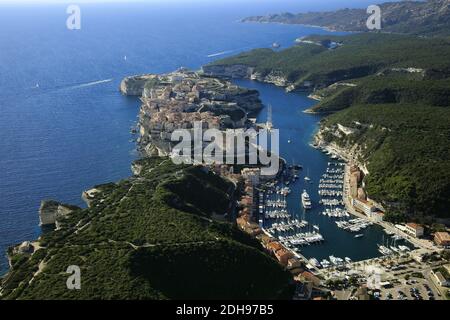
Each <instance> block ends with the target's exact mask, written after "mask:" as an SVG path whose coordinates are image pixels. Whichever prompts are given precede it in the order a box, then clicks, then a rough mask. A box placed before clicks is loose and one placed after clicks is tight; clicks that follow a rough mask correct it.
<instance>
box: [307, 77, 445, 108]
mask: <svg viewBox="0 0 450 320" xmlns="http://www.w3.org/2000/svg"><path fill="white" fill-rule="evenodd" d="M352 82H353V84H354V85H355V86H344V85H341V86H332V87H333V89H331V88H330V87H328V88H326V89H322V90H319V91H318V92H317V93H316V94H317V95H319V96H321V97H322V98H324V99H323V100H322V101H321V102H320V103H319V104H317V105H316V106H315V107H314V111H317V112H334V111H338V110H342V109H345V108H347V107H350V106H351V105H353V104H386V103H406V104H419V103H420V104H423V105H428V106H450V79H443V80H425V79H422V78H421V76H419V75H415V74H412V75H410V74H401V73H397V74H387V75H386V74H379V75H376V76H369V77H365V78H363V79H357V80H353V81H352Z"/></svg>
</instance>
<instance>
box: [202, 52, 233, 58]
mask: <svg viewBox="0 0 450 320" xmlns="http://www.w3.org/2000/svg"><path fill="white" fill-rule="evenodd" d="M234 51H236V50H228V51H222V52H217V53H211V54H208V55H207V57H208V58H212V57H217V56H223V55H224V54H228V53H232V52H234Z"/></svg>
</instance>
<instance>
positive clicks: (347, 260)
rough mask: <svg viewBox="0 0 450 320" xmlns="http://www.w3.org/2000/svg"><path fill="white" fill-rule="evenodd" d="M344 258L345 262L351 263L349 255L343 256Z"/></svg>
mask: <svg viewBox="0 0 450 320" xmlns="http://www.w3.org/2000/svg"><path fill="white" fill-rule="evenodd" d="M344 259H345V262H347V263H352V259H350V258H349V257H345V258H344Z"/></svg>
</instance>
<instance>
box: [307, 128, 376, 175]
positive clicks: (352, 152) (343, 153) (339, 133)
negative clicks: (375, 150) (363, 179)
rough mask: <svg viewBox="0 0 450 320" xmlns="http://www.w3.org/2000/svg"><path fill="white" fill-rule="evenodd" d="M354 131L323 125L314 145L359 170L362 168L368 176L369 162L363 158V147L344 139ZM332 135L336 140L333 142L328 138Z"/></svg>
mask: <svg viewBox="0 0 450 320" xmlns="http://www.w3.org/2000/svg"><path fill="white" fill-rule="evenodd" d="M353 130H354V129H351V128H347V127H344V126H342V125H337V126H335V127H334V126H333V127H327V126H324V125H321V126H320V129H319V131H318V132H317V133H316V134H315V136H314V144H315V145H316V146H317V147H318V148H321V149H325V150H327V151H329V152H331V153H334V154H336V155H338V156H339V157H340V158H341V159H344V160H345V161H347V162H352V163H355V164H356V165H358V167H359V168H361V170H362V171H363V172H364V174H366V175H367V174H369V170H367V164H368V162H367V161H366V159H364V156H363V152H362V151H363V146H361V145H358V144H355V143H349V142H348V141H349V140H347V139H342V138H343V137H345V136H347V135H351V134H353ZM330 135H331V136H333V137H335V138H334V139H331V140H330V139H329V138H326V137H327V136H330ZM342 141H344V142H342Z"/></svg>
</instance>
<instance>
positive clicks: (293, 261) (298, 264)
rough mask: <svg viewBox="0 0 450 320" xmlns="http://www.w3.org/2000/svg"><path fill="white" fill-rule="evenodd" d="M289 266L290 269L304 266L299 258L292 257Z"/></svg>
mask: <svg viewBox="0 0 450 320" xmlns="http://www.w3.org/2000/svg"><path fill="white" fill-rule="evenodd" d="M287 267H288V269H296V268H301V267H303V264H302V262H301V261H300V260H299V259H296V258H292V259H289V260H288V262H287Z"/></svg>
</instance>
